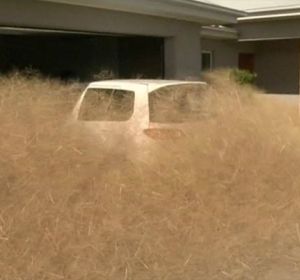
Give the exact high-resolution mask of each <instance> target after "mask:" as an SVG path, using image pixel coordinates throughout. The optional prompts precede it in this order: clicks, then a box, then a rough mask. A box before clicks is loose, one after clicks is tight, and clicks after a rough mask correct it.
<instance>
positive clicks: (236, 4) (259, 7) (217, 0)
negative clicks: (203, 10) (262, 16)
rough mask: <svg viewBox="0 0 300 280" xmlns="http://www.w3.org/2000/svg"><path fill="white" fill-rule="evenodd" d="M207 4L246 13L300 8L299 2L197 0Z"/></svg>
mask: <svg viewBox="0 0 300 280" xmlns="http://www.w3.org/2000/svg"><path fill="white" fill-rule="evenodd" d="M199 1H202V2H203V1H205V2H206V3H208V4H216V5H221V6H225V7H230V8H233V9H238V10H242V11H246V12H248V13H254V12H260V11H261V12H266V11H272V10H277V9H294V8H297V7H299V6H300V1H299V0H284V1H283V0H251V1H249V0H199Z"/></svg>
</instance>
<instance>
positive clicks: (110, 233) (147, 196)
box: [0, 72, 300, 280]
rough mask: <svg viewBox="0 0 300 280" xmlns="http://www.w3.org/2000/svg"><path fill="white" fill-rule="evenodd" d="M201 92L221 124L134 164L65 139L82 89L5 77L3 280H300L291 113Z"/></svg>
mask: <svg viewBox="0 0 300 280" xmlns="http://www.w3.org/2000/svg"><path fill="white" fill-rule="evenodd" d="M207 79H208V80H209V81H210V82H211V84H212V86H211V87H210V89H209V93H210V95H209V97H207V98H206V99H205V102H206V108H207V110H208V111H209V112H211V113H212V114H213V115H214V116H215V117H214V118H212V119H210V120H207V121H204V122H203V123H201V124H199V127H198V130H197V133H194V134H193V136H191V137H189V138H188V139H185V140H184V141H182V142H181V143H177V144H176V145H171V146H170V145H168V150H167V151H166V149H165V147H164V145H162V147H161V149H159V150H158V152H157V155H155V156H154V159H153V162H151V163H136V162H132V161H129V160H127V159H126V157H121V156H116V155H115V156H113V155H112V154H110V151H108V150H106V149H105V148H104V147H99V146H97V145H91V144H90V143H89V144H88V142H87V141H86V140H85V138H83V137H80V131H76V130H71V129H68V128H65V127H64V126H63V123H64V120H65V119H66V116H67V114H68V112H69V111H70V108H71V107H72V104H73V102H74V96H76V94H77V93H78V86H74V85H63V84H60V83H58V82H56V81H51V80H42V79H39V78H26V77H22V76H20V75H13V76H9V77H2V78H1V79H0V121H1V127H0V184H1V185H0V186H1V188H0V279H1V280H4V279H5V280H12V279H20V280H21V279H22V280H40V279H47V280H48V279H49V280H50V279H51V280H52V279H53V280H55V279H72V280H73V279H74V280H79V279H80V280H85V279H86V280H93V279H97V280H98V279H105V280H107V279H125V280H129V279H137V280H141V279H149V280H150V279H151V280H152V279H159V280H160V279H164V280H169V279H170V280H177V279H178V280H179V279H180V280H182V279H205V280H206V279H276V277H279V278H278V279H296V278H295V277H294V278H287V277H288V276H287V275H298V274H293V273H297V272H299V271H298V269H299V268H300V253H299V252H300V189H299V186H300V172H299V170H298V169H299V166H300V141H299V139H300V138H299V137H300V134H299V126H298V125H299V122H298V117H297V113H296V112H294V111H293V110H294V109H293V108H289V107H287V106H285V105H282V104H279V103H275V102H271V101H267V102H266V101H263V100H261V99H260V98H258V97H256V96H254V95H253V93H255V92H256V91H257V90H256V89H253V88H245V87H240V86H238V85H236V84H234V83H233V82H232V81H230V80H229V79H228V78H227V74H226V72H224V73H214V74H211V75H209V76H208V77H207ZM194 132H195V131H194ZM272 273H273V274H272ZM274 273H275V274H274ZM280 273H281V274H280ZM286 273H288V274H286ZM274 275H275V276H274ZM280 275H281V276H280ZM282 275H283V276H282ZM284 277H285V278H284Z"/></svg>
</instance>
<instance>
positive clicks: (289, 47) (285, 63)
mask: <svg viewBox="0 0 300 280" xmlns="http://www.w3.org/2000/svg"><path fill="white" fill-rule="evenodd" d="M255 55H256V59H255V60H256V63H255V71H256V72H257V74H258V80H257V84H258V86H260V87H262V88H264V89H265V90H266V91H267V92H270V93H294V94H296V93H299V42H298V40H285V41H268V42H257V43H256V54H255Z"/></svg>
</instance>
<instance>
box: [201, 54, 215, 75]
mask: <svg viewBox="0 0 300 280" xmlns="http://www.w3.org/2000/svg"><path fill="white" fill-rule="evenodd" d="M212 68H213V53H212V51H203V52H202V70H203V71H209V70H212Z"/></svg>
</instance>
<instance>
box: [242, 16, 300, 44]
mask: <svg viewBox="0 0 300 280" xmlns="http://www.w3.org/2000/svg"><path fill="white" fill-rule="evenodd" d="M299 26H300V19H278V20H269V21H260V22H243V21H241V22H240V23H239V24H238V26H237V28H238V31H239V39H240V40H271V39H287V38H292V39H297V38H300V28H299Z"/></svg>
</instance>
